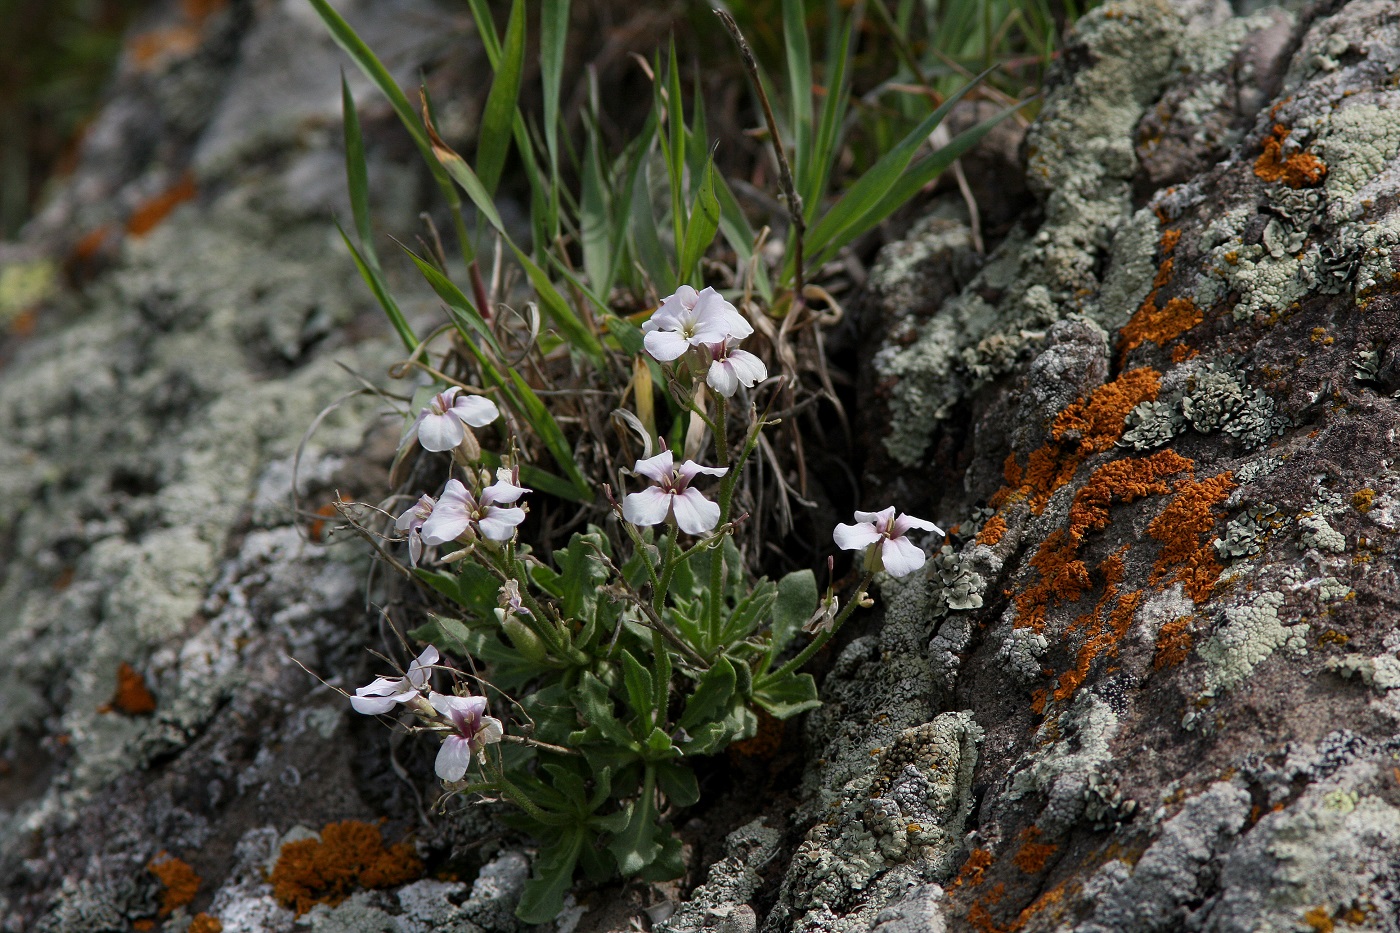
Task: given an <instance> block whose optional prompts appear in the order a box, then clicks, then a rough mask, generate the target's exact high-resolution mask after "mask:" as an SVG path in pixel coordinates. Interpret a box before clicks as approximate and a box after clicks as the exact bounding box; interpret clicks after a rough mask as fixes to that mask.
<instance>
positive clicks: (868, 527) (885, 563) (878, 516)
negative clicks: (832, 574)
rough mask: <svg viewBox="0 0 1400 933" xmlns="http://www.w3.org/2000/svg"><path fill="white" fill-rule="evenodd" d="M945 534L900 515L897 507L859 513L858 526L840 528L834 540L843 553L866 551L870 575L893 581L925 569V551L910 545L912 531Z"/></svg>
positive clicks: (933, 525) (920, 520) (841, 525)
mask: <svg viewBox="0 0 1400 933" xmlns="http://www.w3.org/2000/svg"><path fill="white" fill-rule="evenodd" d="M915 528H917V529H919V530H921V531H936V532H938V533H939V534H940V535H941V534H945V532H944V531H943V529H942V528H939V527H938V526H937V525H935V524H934V523H933V522H930V521H926V520H924V519H922V518H915V517H914V516H912V515H906V514H904V513H903V512H900V513H899V517H897V518H896V517H895V513H894V506H890V507H889V508H887V509H882V510H881V511H879V512H856V524H854V525H847V524H845V523H842V524H839V525H837V526H836V531H835V532H834V533H833V534H832V538H833V539H835V541H836V546H837V547H839V548H841V549H842V550H843V551H861V550H863V551H865V569H866V570H867V571H869V572H870V573H875V572H876V571H880V570H883V571H885V572H886V573H888V574H889V575H890V576H892V577H903V576H906V575H908V574H911V573H913V572H914V571H915V570H918V569H919V568H920V567H922V566H923V565H924V561H925V560H926V559H927V555H926V554H924V549H923V548H921V547H919V546H918V545H917V544H915V543H914V542H912V541H910V540H909V538H908V534H909V532H910V531H911V530H912V529H915Z"/></svg>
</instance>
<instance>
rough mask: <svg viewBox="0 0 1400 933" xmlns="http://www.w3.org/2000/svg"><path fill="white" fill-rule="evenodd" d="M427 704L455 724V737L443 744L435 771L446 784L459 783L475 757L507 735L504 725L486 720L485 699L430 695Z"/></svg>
mask: <svg viewBox="0 0 1400 933" xmlns="http://www.w3.org/2000/svg"><path fill="white" fill-rule="evenodd" d="M428 702H429V703H431V704H432V705H433V709H435V710H437V711H438V712H439V713H440V714H441V715H442V716H443V718H445V719H447V720H448V721H449V722H450V723H452V734H451V735H449V736H447V737H446V738H445V739H443V740H442V748H440V749H438V754H437V761H436V762H435V763H434V765H433V770H435V771H436V772H437V776H438V777H440V778H442V779H443V780H444V781H460V780H461V779H462V777H463V776H464V775H465V774H466V773H467V768H469V767H470V766H471V763H472V753H474V752H479V751H481V749H482V747H483V746H486V745H489V744H491V743H493V742H499V741H500V740H501V736H502V735H504V734H505V729H504V727H503V726H502V725H501V721H500V720H499V719H496V718H495V717H494V716H486V715H484V713H485V712H486V697H458V696H448V695H446V694H442V693H430V694H428Z"/></svg>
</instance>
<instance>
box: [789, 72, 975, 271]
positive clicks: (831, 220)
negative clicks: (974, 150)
mask: <svg viewBox="0 0 1400 933" xmlns="http://www.w3.org/2000/svg"><path fill="white" fill-rule="evenodd" d="M986 74H987V73H986V72H985V71H984V72H982V74H981V75H978V76H977V79H976V80H974V81H971V82H969V83H968V84H967V85H965V86H964V87H963V88H962V89H961V90H959V91H958V93H956V94H954V95H953V96H952V97H949V98H948V99H947V100H946V101H944V103H943V106H941V107H939V108H938V109H937V110H935V111H934V112H933V113H931V114H929V115H928V116H927V117H925V118H924V119H923V121H921V122H920V123H919V125H918V126H916V127H914V129H912V130H910V131H909V133H908V134H907V135H906V136H905V137H904V138H903V139H902V140H900V141H899V143H898V145H896V146H895V147H894V148H893V149H891V150H890V151H889V152H887V153H885V155H883V156H882V157H881V158H880V160H879V161H877V162H876V163H875V164H874V165H872V166H871V167H870V169H869V170H868V171H867V172H866V173H865V174H864V175H862V176H861V177H860V178H859V179H858V180H857V181H856V183H855V184H853V185H851V187H850V189H849V190H847V192H846V193H845V194H844V195H843V196H842V197H841V199H840V200H839V201H837V202H836V204H834V205H833V206H832V208H831V209H830V210H829V211H827V212H826V213H825V214H824V215H823V216H822V218H821V219H820V220H819V221H817V223H816V225H815V226H814V227H813V228H812V229H811V230H810V231H808V234H807V249H808V252H809V253H811V254H813V255H815V254H817V253H818V252H821V251H823V250H825V248H826V246H827V244H829V243H831V242H832V241H833V240H835V239H836V238H837V237H838V236H841V235H843V234H847V233H849V234H850V236H849V237H847V239H848V240H849V239H851V238H854V237H855V236H857V235H859V234H860V233H862V232H864V231H865V230H866V229H869V227H868V226H856V225H857V224H858V223H859V222H860V221H861V220H862V218H865V217H866V216H867V215H868V214H870V213H871V211H872V210H873V209H874V208H875V206H876V205H877V204H879V203H880V202H881V201H883V200H884V198H885V196H886V195H887V194H888V193H889V192H890V190H891V189H892V188H894V186H895V184H896V183H897V182H898V181H899V179H900V176H901V175H903V174H904V170H905V169H906V168H908V166H909V163H910V162H912V161H913V159H914V155H915V153H917V152H918V150H919V147H920V146H922V145H924V144H925V142H927V140H928V135H929V134H930V133H932V132H933V131H934V129H935V128H936V127H937V126H938V124H939V123H941V122H943V118H944V117H946V116H947V115H948V112H949V111H950V110H952V109H953V107H954V106H955V105H956V104H957V102H958V101H959V100H961V99H962V98H963V95H965V94H966V93H967V92H968V91H970V90H972V88H973V87H975V86H976V85H977V84H978V83H979V82H980V81H981V80H982V78H983V77H985V76H986ZM791 262H792V261H791V260H789V265H791ZM789 274H790V272H785V273H784V277H785V278H786V277H787V276H788V275H789Z"/></svg>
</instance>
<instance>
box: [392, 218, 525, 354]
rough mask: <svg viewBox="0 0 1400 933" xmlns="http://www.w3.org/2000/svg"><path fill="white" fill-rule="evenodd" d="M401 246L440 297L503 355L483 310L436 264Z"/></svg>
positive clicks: (480, 336)
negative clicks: (479, 309) (482, 314)
mask: <svg viewBox="0 0 1400 933" xmlns="http://www.w3.org/2000/svg"><path fill="white" fill-rule="evenodd" d="M399 247H400V248H401V249H402V250H403V251H404V252H405V253H407V254H408V258H409V259H412V260H413V264H414V265H415V266H417V267H418V271H419V272H421V273H422V274H423V278H425V279H427V280H428V284H429V285H430V286H432V289H433V291H435V292H437V295H438V297H439V298H441V299H442V300H443V301H445V302H446V303H447V304H448V305H449V306H450V307H451V308H452V309H453V310H454V311H456V312H457V313H458V314H460V315H461V316H462V318H463V319H464V320H465V321H466V322H467V323H468V324H469V326H470V327H471V329H472V331H473V332H474V333H475V334H476V335H477V337H479V338H480V339H481V340H484V341H485V342H486V344H487V345H488V346H489V347H490V348H491V351H492V352H493V353H495V354H496V355H497V356H498V357H499V356H501V355H503V354H502V352H501V345H500V344H499V343H498V342H497V341H496V335H495V334H493V333H492V332H491V326H490V325H489V324H487V323H486V319H485V318H483V317H482V316H481V312H480V311H478V310H477V307H476V305H474V304H472V301H471V299H470V298H468V297H467V296H466V294H465V293H464V292H463V291H462V290H461V289H460V288H458V287H457V286H456V285H455V284H453V282H452V280H451V279H449V278H448V277H447V276H445V275H443V274H442V273H441V272H440V271H438V269H437V267H436V266H434V265H432V264H431V263H429V262H427V261H426V260H424V259H422V258H420V257H419V256H417V255H415V254H414V252H413V250H411V249H409V248H408V247H407V246H404V245H403V244H402V243H400V244H399ZM463 336H466V335H465V334H464V335H463Z"/></svg>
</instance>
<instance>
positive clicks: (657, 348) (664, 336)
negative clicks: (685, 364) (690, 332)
mask: <svg viewBox="0 0 1400 933" xmlns="http://www.w3.org/2000/svg"><path fill="white" fill-rule="evenodd" d="M642 343H643V344H644V345H645V346H646V348H647V352H648V353H650V354H651V355H652V357H653V358H655V359H657V360H660V361H661V362H663V363H669V362H670V361H671V360H674V359H678V358H679V357H680V356H681V355H683V354H684V353H685V351H686V350H689V349H690V341H689V340H686V339H685V338H684V337H682V336H681V335H680V334H679V333H678V332H676V331H674V330H654V331H652V332H651V333H649V334H647V335H646V336H645V337H644V338H642Z"/></svg>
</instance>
